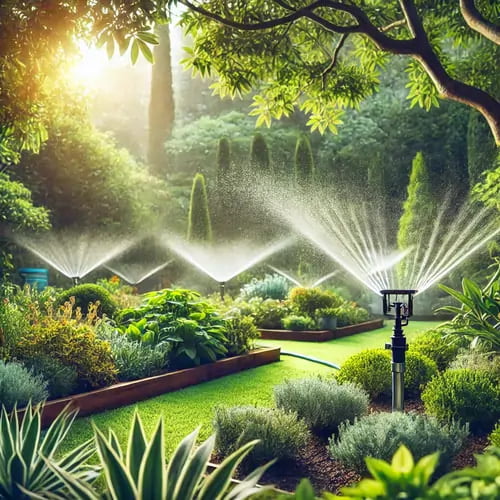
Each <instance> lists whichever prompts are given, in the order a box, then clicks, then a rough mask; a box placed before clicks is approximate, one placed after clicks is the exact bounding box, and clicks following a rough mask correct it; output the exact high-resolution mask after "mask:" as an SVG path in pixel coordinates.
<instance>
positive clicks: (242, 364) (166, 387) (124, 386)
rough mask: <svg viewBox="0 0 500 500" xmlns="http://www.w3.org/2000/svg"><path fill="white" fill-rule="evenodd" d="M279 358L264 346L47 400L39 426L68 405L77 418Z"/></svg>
mask: <svg viewBox="0 0 500 500" xmlns="http://www.w3.org/2000/svg"><path fill="white" fill-rule="evenodd" d="M279 359H280V348H279V347H264V348H259V349H255V350H254V351H251V352H249V353H248V354H243V355H241V356H233V357H231V358H225V359H220V360H217V361H215V362H213V363H207V364H204V365H200V366H195V367H194V368H186V369H184V370H178V371H175V372H169V373H162V374H161V375H155V376H153V377H147V378H142V379H139V380H132V381H130V382H121V383H118V384H114V385H110V386H108V387H103V388H102V389H97V390H95V391H90V392H84V393H81V394H75V395H73V396H68V397H65V398H60V399H53V400H51V401H47V402H46V403H45V404H44V405H43V407H42V426H43V427H47V426H49V425H50V424H51V423H52V422H53V421H54V419H55V418H56V417H57V415H59V413H60V412H61V411H62V410H63V408H65V407H66V406H68V405H69V407H70V408H71V409H78V415H79V416H85V415H92V414H94V413H99V412H101V411H104V410H111V409H114V408H118V407H120V406H125V405H129V404H132V403H136V402H138V401H142V400H144V399H149V398H152V397H155V396H159V395H161V394H165V393H167V392H172V391H176V390H178V389H182V388H184V387H188V386H190V385H196V384H199V383H201V382H206V381H208V380H213V379H216V378H219V377H224V376H225V375H230V374H232V373H237V372H239V371H242V370H248V369H250V368H255V367H257V366H261V365H265V364H268V363H273V362H274V361H279ZM18 412H19V413H21V414H22V413H23V412H24V410H22V409H21V410H18Z"/></svg>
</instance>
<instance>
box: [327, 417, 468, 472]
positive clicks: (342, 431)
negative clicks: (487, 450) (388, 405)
mask: <svg viewBox="0 0 500 500" xmlns="http://www.w3.org/2000/svg"><path fill="white" fill-rule="evenodd" d="M467 434H468V431H467V428H466V427H463V426H461V425H459V424H458V423H456V422H453V421H452V422H450V423H446V424H444V423H440V422H439V421H438V420H437V419H435V418H433V417H428V416H425V415H419V414H416V413H401V412H395V413H373V414H371V415H367V416H364V417H361V418H360V419H359V420H357V421H356V422H355V423H354V424H349V423H344V424H341V425H340V426H339V433H338V437H337V438H335V437H332V438H331V439H330V443H329V450H330V454H331V456H332V457H333V458H335V459H337V460H340V461H341V462H342V463H343V464H345V465H347V466H349V467H352V468H354V469H356V470H357V471H359V472H360V473H364V472H366V465H365V457H375V458H379V459H382V460H390V458H391V457H392V455H393V454H394V453H395V452H396V450H397V449H398V448H399V446H400V445H401V444H404V445H405V446H406V447H407V448H408V449H409V450H410V451H411V452H412V454H413V456H414V457H415V459H417V460H418V459H420V458H421V457H423V456H425V455H427V454H429V453H433V452H434V451H436V450H440V452H441V461H440V463H441V467H440V468H441V469H444V468H446V467H447V466H449V465H450V464H451V459H452V457H453V456H454V455H455V454H456V453H457V452H458V451H459V450H460V448H461V447H462V443H463V441H464V439H465V438H466V436H467Z"/></svg>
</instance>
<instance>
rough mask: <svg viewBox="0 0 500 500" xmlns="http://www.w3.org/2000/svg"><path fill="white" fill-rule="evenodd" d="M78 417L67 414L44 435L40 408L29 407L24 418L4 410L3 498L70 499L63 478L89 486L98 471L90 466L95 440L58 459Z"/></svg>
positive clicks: (0, 430) (0, 420)
mask: <svg viewBox="0 0 500 500" xmlns="http://www.w3.org/2000/svg"><path fill="white" fill-rule="evenodd" d="M75 416H76V413H75V412H72V413H70V412H68V411H66V410H65V411H63V412H62V413H60V414H59V416H58V417H57V418H56V419H55V420H54V422H53V423H52V424H51V425H50V427H49V428H48V429H47V430H46V431H45V432H44V433H43V434H42V432H41V414H40V410H39V409H38V408H34V409H33V408H32V407H31V405H28V407H27V408H26V411H25V413H24V416H23V417H20V416H19V414H18V413H16V412H13V413H12V414H11V415H8V413H7V411H6V410H5V408H3V409H2V411H1V415H0V450H1V453H0V498H11V499H16V500H19V499H27V498H69V496H68V495H69V493H70V490H69V489H68V488H67V487H66V485H65V482H64V480H63V479H62V477H61V476H71V477H72V478H73V480H75V481H85V482H87V483H90V482H92V481H93V480H94V479H95V478H96V476H97V471H98V469H97V468H96V467H93V466H89V465H87V464H86V462H87V460H88V459H89V458H90V457H91V456H92V455H93V454H94V452H95V449H94V447H93V446H92V440H90V441H86V442H85V443H82V444H81V445H79V446H78V447H77V448H75V449H73V450H72V451H71V452H70V453H68V454H67V455H66V456H65V457H63V458H60V459H56V456H57V455H58V454H59V449H60V447H61V445H62V444H63V442H64V440H65V438H66V436H67V434H68V431H69V429H70V427H71V424H72V423H73V420H74V419H75ZM56 470H57V471H58V472H57V473H56V472H55V471H56ZM73 498H74V497H73Z"/></svg>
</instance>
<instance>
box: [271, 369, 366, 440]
mask: <svg viewBox="0 0 500 500" xmlns="http://www.w3.org/2000/svg"><path fill="white" fill-rule="evenodd" d="M274 400H275V402H276V406H277V407H278V408H281V409H283V410H285V411H288V412H295V413H296V414H297V416H298V417H299V418H301V419H303V420H304V421H305V422H306V424H307V426H308V427H309V428H310V429H312V430H313V431H314V432H317V433H328V434H332V432H336V431H337V428H338V426H339V425H340V423H341V422H345V421H348V422H351V423H352V422H353V421H354V419H355V418H357V417H361V416H363V415H365V414H366V413H368V403H369V398H368V394H367V393H366V391H364V390H363V389H360V388H359V387H358V386H356V385H354V384H350V383H346V384H339V383H338V382H337V381H336V380H335V379H333V378H328V379H327V378H322V377H314V378H304V379H299V380H285V382H283V383H282V384H279V385H277V386H275V387H274Z"/></svg>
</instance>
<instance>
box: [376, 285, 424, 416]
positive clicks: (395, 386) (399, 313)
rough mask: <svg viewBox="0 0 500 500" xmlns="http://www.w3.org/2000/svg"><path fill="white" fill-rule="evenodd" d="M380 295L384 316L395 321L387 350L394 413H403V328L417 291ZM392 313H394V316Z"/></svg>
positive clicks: (405, 346)
mask: <svg viewBox="0 0 500 500" xmlns="http://www.w3.org/2000/svg"><path fill="white" fill-rule="evenodd" d="M380 293H381V294H382V306H383V312H384V315H385V316H389V317H392V318H393V319H394V328H393V330H392V332H393V335H392V337H391V342H390V343H387V344H385V348H386V349H390V350H391V352H392V363H391V372H392V411H393V412H394V411H403V410H404V372H405V367H406V351H407V349H408V344H407V343H406V337H405V335H404V332H403V326H406V325H408V319H409V318H410V317H411V316H412V314H413V296H414V295H415V294H416V293H417V290H381V291H380ZM399 297H401V298H399ZM391 311H394V315H392V314H391Z"/></svg>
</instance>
